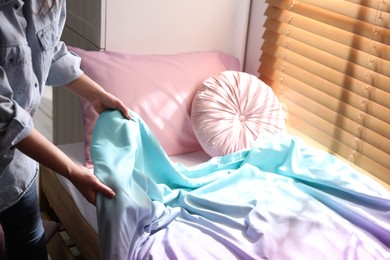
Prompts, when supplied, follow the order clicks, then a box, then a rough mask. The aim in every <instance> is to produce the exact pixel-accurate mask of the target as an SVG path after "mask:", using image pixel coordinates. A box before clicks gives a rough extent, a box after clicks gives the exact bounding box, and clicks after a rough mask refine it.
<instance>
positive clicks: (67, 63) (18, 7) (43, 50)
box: [0, 0, 83, 212]
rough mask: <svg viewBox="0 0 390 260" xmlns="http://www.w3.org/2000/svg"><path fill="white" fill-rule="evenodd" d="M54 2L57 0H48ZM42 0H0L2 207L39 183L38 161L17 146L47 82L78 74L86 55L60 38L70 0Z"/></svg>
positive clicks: (28, 128)
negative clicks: (72, 50)
mask: <svg viewBox="0 0 390 260" xmlns="http://www.w3.org/2000/svg"><path fill="white" fill-rule="evenodd" d="M48 3H51V1H48ZM41 4H42V0H0V212H1V211H3V210H5V209H6V208H8V207H10V206H12V205H14V204H15V203H16V202H17V201H18V200H19V199H20V197H21V196H22V195H23V194H24V192H25V191H26V190H27V189H28V188H29V187H30V185H32V183H34V180H35V178H36V175H37V169H38V166H37V163H36V162H35V161H33V160H32V159H30V158H29V157H27V156H25V155H24V154H22V153H21V152H20V151H18V150H17V149H15V147H14V146H15V144H17V143H18V142H19V141H21V140H22V139H24V138H25V137H27V136H28V135H29V134H30V133H31V131H32V129H33V127H34V125H33V121H32V116H33V115H34V113H35V111H36V110H37V108H38V106H39V103H40V99H41V95H42V91H43V88H44V87H45V85H51V86H60V85H64V84H67V83H69V82H71V81H73V80H75V79H77V78H78V77H79V76H80V75H81V74H82V73H83V72H82V71H81V70H80V58H79V57H78V56H76V55H74V54H72V53H70V52H68V50H67V48H66V46H65V44H64V43H63V42H61V41H60V40H59V38H60V36H61V33H62V30H63V27H64V24H65V15H66V7H65V0H57V1H56V4H55V6H54V7H53V8H52V9H51V10H49V6H48V4H46V5H45V6H44V7H43V9H42V10H41V11H39V9H40V7H41Z"/></svg>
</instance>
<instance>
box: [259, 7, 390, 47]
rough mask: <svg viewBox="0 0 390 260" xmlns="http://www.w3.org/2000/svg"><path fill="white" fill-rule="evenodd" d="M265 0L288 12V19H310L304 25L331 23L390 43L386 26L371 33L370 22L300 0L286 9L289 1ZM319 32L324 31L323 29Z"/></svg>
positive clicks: (354, 32)
mask: <svg viewBox="0 0 390 260" xmlns="http://www.w3.org/2000/svg"><path fill="white" fill-rule="evenodd" d="M266 2H269V3H270V5H271V6H273V7H275V8H277V9H282V10H284V12H288V13H289V19H291V18H292V21H293V22H294V20H295V17H294V15H295V14H297V15H300V16H302V17H306V19H309V20H311V22H309V24H307V25H306V26H312V24H315V23H323V24H327V25H331V26H333V27H335V28H339V29H341V30H345V31H348V32H350V33H353V34H355V35H360V36H363V37H366V38H369V39H372V40H375V41H378V42H381V43H383V44H386V45H389V44H390V30H389V29H388V28H382V27H381V30H380V31H378V32H377V33H373V25H372V24H371V23H367V22H364V21H361V20H357V19H354V18H350V17H347V16H344V15H340V14H337V13H334V12H330V11H327V10H324V9H321V8H318V7H315V6H311V5H308V4H304V3H302V2H299V4H295V5H294V7H293V8H292V9H291V10H288V9H289V1H285V0H282V1H280V0H268V1H266ZM387 26H388V25H387ZM298 27H299V26H298ZM320 32H321V33H325V32H323V31H320ZM324 36H325V35H324ZM327 36H330V34H326V37H327Z"/></svg>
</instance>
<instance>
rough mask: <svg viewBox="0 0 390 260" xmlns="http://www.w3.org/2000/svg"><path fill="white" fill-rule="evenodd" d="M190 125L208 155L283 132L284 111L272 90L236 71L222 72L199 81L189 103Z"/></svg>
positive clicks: (250, 143)
mask: <svg viewBox="0 0 390 260" xmlns="http://www.w3.org/2000/svg"><path fill="white" fill-rule="evenodd" d="M191 123H192V128H193V130H194V133H195V136H196V137H197V139H198V141H199V143H200V145H201V146H202V148H203V149H204V150H205V152H206V153H208V154H209V155H210V156H220V155H225V154H229V153H233V152H236V151H239V150H242V149H247V148H251V147H252V145H253V143H254V141H255V140H256V139H257V137H258V136H260V135H261V134H264V133H268V134H269V133H271V134H274V133H279V132H282V131H284V129H285V117H284V112H283V110H282V107H281V105H280V103H279V100H278V99H277V97H276V96H275V94H274V93H273V91H272V89H271V88H270V87H269V86H268V85H266V84H265V83H264V82H262V81H261V80H260V79H258V78H257V77H255V76H253V75H251V74H248V73H245V72H238V71H225V72H222V73H220V74H218V75H214V76H212V77H210V78H208V79H206V80H205V81H204V82H203V85H202V86H201V87H200V88H199V89H198V90H197V92H196V94H195V96H194V99H193V102H192V111H191Z"/></svg>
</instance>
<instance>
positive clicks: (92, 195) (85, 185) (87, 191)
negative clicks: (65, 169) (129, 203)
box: [69, 166, 115, 206]
mask: <svg viewBox="0 0 390 260" xmlns="http://www.w3.org/2000/svg"><path fill="white" fill-rule="evenodd" d="M69 180H70V181H71V182H72V183H73V185H74V186H76V188H77V189H78V190H79V191H80V192H81V194H82V195H83V196H84V198H86V199H87V201H88V202H89V203H92V204H93V205H95V206H96V192H100V193H102V194H103V195H104V196H106V197H108V198H113V197H115V192H114V191H113V190H112V189H111V188H109V187H107V186H106V185H104V184H103V183H101V182H100V181H99V179H98V178H97V177H96V176H95V175H93V174H92V173H91V172H90V171H89V170H88V169H87V168H86V167H84V166H79V167H78V168H76V169H75V172H73V173H71V174H70V175H69Z"/></svg>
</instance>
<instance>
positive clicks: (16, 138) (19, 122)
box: [0, 66, 34, 155]
mask: <svg viewBox="0 0 390 260" xmlns="http://www.w3.org/2000/svg"><path fill="white" fill-rule="evenodd" d="M0 86H1V87H0V147H1V148H2V149H1V150H0V155H3V153H4V152H7V151H8V150H9V149H10V148H11V147H13V146H15V145H16V144H17V143H18V142H20V141H21V140H23V139H24V138H26V137H27V136H28V135H29V134H30V133H31V131H32V129H33V127H34V123H33V120H32V117H31V115H30V114H29V113H28V112H27V111H25V110H24V109H23V108H22V107H20V106H19V105H18V103H17V102H16V101H15V100H13V99H12V90H11V87H10V85H9V82H8V79H7V75H6V74H5V71H4V69H3V68H2V67H1V66H0Z"/></svg>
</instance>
